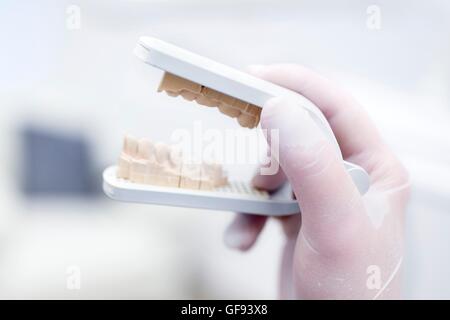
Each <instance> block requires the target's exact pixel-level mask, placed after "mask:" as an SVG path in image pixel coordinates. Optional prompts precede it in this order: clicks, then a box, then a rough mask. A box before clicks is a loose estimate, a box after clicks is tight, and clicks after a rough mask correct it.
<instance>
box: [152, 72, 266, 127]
mask: <svg viewBox="0 0 450 320" xmlns="http://www.w3.org/2000/svg"><path fill="white" fill-rule="evenodd" d="M161 91H165V92H167V94H168V95H170V96H172V97H177V96H179V95H181V96H182V97H183V98H184V99H186V100H189V101H193V100H195V101H196V102H197V103H199V104H201V105H204V106H207V107H217V108H218V109H219V110H220V111H221V112H222V113H224V114H226V115H227V116H229V117H232V118H237V121H238V122H239V124H240V125H241V126H242V127H246V128H254V127H256V126H257V125H258V123H259V118H260V115H261V108H259V107H257V106H255V105H253V104H250V103H247V102H244V101H242V100H239V99H236V98H233V97H231V96H229V95H226V94H223V93H221V92H219V91H216V90H213V89H210V88H208V87H205V86H202V85H200V84H198V83H195V82H192V81H190V80H187V79H184V78H181V77H178V76H176V75H174V74H171V73H169V72H165V73H164V76H163V78H162V80H161V84H160V85H159V88H158V92H161Z"/></svg>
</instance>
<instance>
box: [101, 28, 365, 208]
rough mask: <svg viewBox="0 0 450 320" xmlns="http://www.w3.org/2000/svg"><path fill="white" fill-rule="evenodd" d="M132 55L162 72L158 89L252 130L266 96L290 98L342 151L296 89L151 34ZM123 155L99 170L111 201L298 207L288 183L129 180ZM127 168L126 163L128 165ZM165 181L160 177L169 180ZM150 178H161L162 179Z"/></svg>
mask: <svg viewBox="0 0 450 320" xmlns="http://www.w3.org/2000/svg"><path fill="white" fill-rule="evenodd" d="M135 54H136V56H138V57H139V58H140V59H141V60H143V61H144V62H145V63H147V64H150V65H152V66H154V67H157V68H159V69H161V70H163V71H165V74H164V76H163V79H162V81H161V84H160V87H159V88H158V91H165V92H167V94H169V95H171V96H178V95H181V96H182V97H183V98H185V99H187V100H190V101H194V100H195V101H196V102H197V103H199V104H202V105H205V106H209V107H217V108H218V109H219V110H220V111H221V112H222V113H224V114H226V115H228V116H230V117H233V118H237V121H238V122H239V124H240V125H241V126H243V127H247V128H254V127H256V126H257V125H258V123H259V118H260V114H261V108H262V106H264V104H265V102H266V101H267V100H269V99H270V98H273V97H279V96H291V97H293V98H295V99H297V101H298V102H299V105H300V106H301V107H303V108H304V109H305V110H307V111H308V113H309V114H310V116H311V118H312V119H313V120H314V121H315V122H316V123H317V124H318V126H319V128H321V130H322V131H323V132H324V133H325V135H326V136H327V137H328V138H329V140H330V141H331V142H332V143H333V144H334V146H335V148H336V151H337V152H338V153H339V154H341V151H340V149H339V145H338V143H337V141H336V138H335V137H334V134H333V132H332V130H331V128H330V126H329V124H328V122H327V121H326V119H325V117H324V116H323V114H322V113H321V111H320V110H319V109H318V108H317V107H316V106H315V105H314V104H313V103H312V102H311V101H309V100H308V99H306V98H305V97H303V96H301V95H300V94H298V93H296V92H293V91H291V90H288V89H286V88H283V87H280V86H278V85H275V84H273V83H270V82H267V81H264V80H262V79H258V78H256V77H253V76H251V75H249V74H247V73H244V72H241V71H238V70H236V69H233V68H231V67H228V66H225V65H222V64H220V63H217V62H215V61H213V60H210V59H207V58H205V57H202V56H200V55H197V54H194V53H192V52H189V51H187V50H184V49H181V48H178V47H176V46H174V45H172V44H169V43H166V42H163V41H161V40H158V39H155V38H150V37H141V38H140V39H139V43H138V45H137V46H136V48H135ZM136 148H138V147H137V146H136ZM124 149H126V143H125V146H124ZM136 150H137V149H136ZM131 152H134V151H131ZM136 152H137V151H136ZM125 158H126V157H125ZM123 159H124V158H123V156H121V158H120V161H119V166H111V167H109V168H107V169H106V170H105V171H104V172H103V189H104V192H105V193H106V194H107V195H108V196H109V197H110V198H112V199H116V200H119V201H129V202H139V203H150V204H160V205H171V206H182V207H192V208H205V209H215V210H225V211H237V212H245V213H253V214H261V215H289V214H294V213H298V212H299V211H300V210H299V207H298V204H297V201H296V200H294V199H292V191H291V189H290V187H289V185H287V184H286V185H285V186H284V187H282V188H281V189H280V190H278V191H277V192H275V193H273V194H270V195H269V194H268V193H267V192H264V191H260V190H257V189H255V188H253V187H252V186H251V185H250V184H249V183H246V182H242V181H239V180H233V179H228V182H227V183H226V184H220V185H219V184H214V183H213V184H209V185H208V188H206V187H205V188H202V187H201V185H202V182H199V184H198V187H195V188H192V187H191V185H190V184H185V185H182V184H181V181H182V179H184V178H183V176H182V175H181V178H179V179H178V180H177V181H178V184H172V185H171V184H168V183H153V182H151V181H150V180H148V181H147V180H146V179H147V178H145V177H144V176H139V174H138V175H136V171H135V172H133V173H132V172H131V171H130V172H129V173H128V174H129V175H132V176H133V175H134V176H135V177H141V178H135V179H130V176H128V178H127V176H126V175H125V176H124V174H123V161H124V160H123ZM134 161H135V162H136V163H134V167H133V168H140V169H139V170H144V172H147V171H146V170H151V169H148V168H150V167H148V166H149V164H146V163H147V162H146V161H148V159H146V158H145V159H142V158H140V159H137V160H134ZM342 161H343V162H344V166H345V168H346V170H347V172H348V173H349V175H350V176H351V178H352V179H353V182H354V183H355V185H356V187H357V188H358V190H359V192H360V193H361V194H364V193H366V191H367V190H368V189H369V186H370V179H369V175H368V174H367V172H366V171H365V170H364V169H363V168H361V167H359V166H357V165H355V164H353V163H350V162H347V161H345V160H342ZM132 166H133V165H131V164H130V167H129V168H132ZM129 170H135V169H129ZM142 177H144V178H142ZM165 179H166V180H164V181H169V180H167V178H165ZM155 181H161V178H159V180H155ZM192 181H196V180H195V179H194V180H192ZM198 181H201V178H199V180H198ZM205 185H206V184H205Z"/></svg>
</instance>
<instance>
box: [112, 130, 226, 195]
mask: <svg viewBox="0 0 450 320" xmlns="http://www.w3.org/2000/svg"><path fill="white" fill-rule="evenodd" d="M117 177H118V178H121V179H125V180H128V181H131V182H135V183H143V184H151V185H157V186H166V187H174V188H187V189H200V190H213V189H215V188H220V187H224V186H227V185H228V179H227V177H226V174H225V172H224V170H223V169H222V166H221V165H219V164H214V163H191V162H187V161H186V160H185V159H184V158H183V155H182V153H181V152H180V150H179V149H178V148H176V147H175V146H170V145H167V144H164V143H154V142H152V141H150V140H148V139H136V138H134V137H132V136H126V137H125V139H124V144H123V149H122V152H121V154H120V157H119V163H118V167H117Z"/></svg>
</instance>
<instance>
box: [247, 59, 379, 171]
mask: <svg viewBox="0 0 450 320" xmlns="http://www.w3.org/2000/svg"><path fill="white" fill-rule="evenodd" d="M248 70H249V73H251V74H253V75H255V76H257V77H260V78H263V79H265V80H268V81H271V82H274V83H276V84H278V85H280V86H283V87H286V88H288V89H291V90H293V91H296V92H299V93H300V94H302V95H303V96H304V97H306V98H308V99H309V100H310V101H311V102H312V103H314V104H315V105H316V106H317V107H318V108H319V109H320V110H321V111H322V113H323V114H324V115H325V117H326V118H327V120H328V122H329V124H330V126H331V128H332V130H333V132H334V135H335V136H336V139H337V141H338V143H339V146H340V149H341V151H342V155H343V157H344V158H346V159H348V158H350V157H352V158H355V159H354V160H355V162H356V163H358V164H360V165H361V166H363V167H364V168H365V169H366V170H368V171H370V169H371V167H370V166H371V165H372V164H371V163H369V161H370V160H369V159H372V160H373V159H375V158H376V157H379V158H383V155H382V154H380V153H381V152H382V153H384V152H387V148H386V146H385V145H384V143H383V141H382V139H381V138H380V135H379V133H378V131H377V129H376V128H375V126H374V124H373V123H372V121H371V120H370V118H369V116H368V115H367V113H366V112H365V110H364V109H363V108H361V107H360V105H359V104H358V103H357V102H356V101H355V100H354V99H353V98H352V97H351V96H350V95H349V94H347V93H345V92H344V91H343V90H341V89H340V88H338V87H337V86H336V85H334V84H332V83H331V82H330V81H329V80H327V79H325V78H324V77H322V76H320V75H319V74H316V73H315V72H313V71H311V70H309V69H307V68H305V67H303V66H300V65H294V64H277V65H269V66H251V67H249V68H248Z"/></svg>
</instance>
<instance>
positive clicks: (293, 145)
mask: <svg viewBox="0 0 450 320" xmlns="http://www.w3.org/2000/svg"><path fill="white" fill-rule="evenodd" d="M261 126H262V128H264V129H266V130H267V132H271V131H272V130H277V131H278V137H279V139H278V141H274V140H273V139H268V143H269V144H273V143H278V148H279V159H278V160H279V163H280V165H281V167H282V169H283V171H284V173H285V174H286V176H287V178H288V180H289V182H290V184H291V186H292V189H293V191H294V193H295V196H296V198H297V200H298V201H299V206H300V209H301V212H302V222H301V223H302V232H303V234H304V235H305V237H307V238H308V240H309V241H310V245H311V246H312V247H314V248H316V250H318V251H320V250H322V251H323V250H328V249H333V248H335V247H336V245H341V244H342V243H340V242H341V240H344V239H345V240H347V236H349V234H348V233H346V232H341V231H342V230H354V227H355V226H358V224H359V223H361V222H362V217H361V212H362V211H363V208H362V200H361V197H360V195H359V192H358V190H357V189H356V187H355V185H354V184H353V181H352V180H351V178H350V176H349V175H348V173H347V171H346V170H345V168H344V165H343V162H342V160H341V158H340V155H338V154H337V153H336V151H335V149H334V146H333V145H332V144H331V143H330V141H328V140H327V138H326V137H325V135H324V133H323V132H322V130H320V128H319V127H318V126H317V124H316V123H315V122H314V121H313V120H312V119H311V117H310V116H309V113H308V112H307V111H305V110H304V109H303V108H302V107H301V105H299V104H298V101H297V100H295V99H292V98H286V97H282V98H274V99H271V100H269V101H268V102H267V103H266V104H265V105H264V107H263V110H262V114H261ZM271 147H272V146H271ZM352 240H354V239H352Z"/></svg>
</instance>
